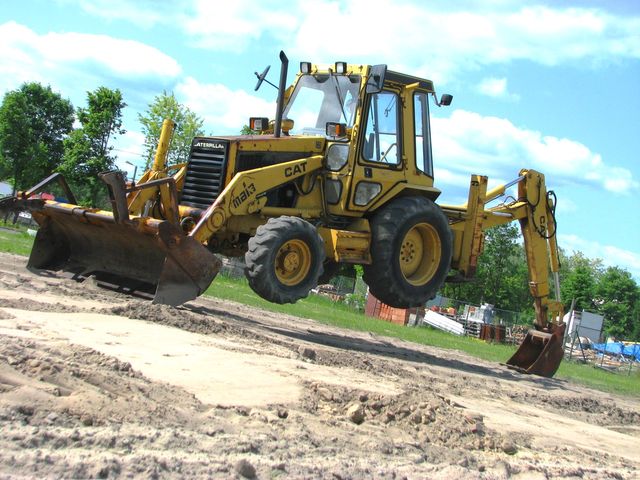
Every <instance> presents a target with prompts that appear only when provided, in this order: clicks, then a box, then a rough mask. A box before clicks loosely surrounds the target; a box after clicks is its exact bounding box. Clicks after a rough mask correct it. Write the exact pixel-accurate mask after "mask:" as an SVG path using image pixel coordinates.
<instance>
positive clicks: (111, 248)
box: [28, 201, 221, 306]
mask: <svg viewBox="0 0 640 480" xmlns="http://www.w3.org/2000/svg"><path fill="white" fill-rule="evenodd" d="M33 217H34V218H35V219H36V221H37V222H38V223H39V224H40V229H39V230H38V233H37V235H36V240H35V243H34V246H33V249H32V251H31V256H30V257H29V263H28V266H29V267H34V268H38V269H53V270H58V269H62V270H65V271H70V272H73V273H75V274H80V275H83V276H86V275H89V274H95V276H96V278H97V279H98V280H104V281H106V282H107V283H111V284H115V285H117V286H120V287H124V288H126V289H130V290H141V291H144V290H146V291H151V292H154V293H155V296H154V299H153V303H162V304H167V305H173V306H175V305H180V304H181V303H184V302H186V301H189V300H192V299H194V298H196V297H197V296H198V295H200V294H202V293H203V292H204V291H205V290H206V289H207V287H208V286H209V284H210V283H211V282H212V280H213V279H214V277H215V276H216V274H217V273H218V271H219V270H220V265H221V262H220V260H219V259H218V258H217V257H216V256H214V255H213V254H212V253H211V252H209V251H208V250H207V249H206V248H205V247H204V246H203V245H202V244H200V243H199V242H197V241H196V240H194V239H193V238H191V237H189V236H187V235H185V234H184V233H183V232H182V230H181V228H180V227H179V226H177V225H174V224H172V223H170V222H168V221H164V220H156V219H152V218H139V217H134V218H132V219H126V221H117V220H116V218H117V216H116V217H114V215H113V214H112V213H111V212H104V211H95V210H90V209H85V208H83V207H78V206H76V205H70V204H63V203H58V202H53V201H46V202H45V203H44V205H43V207H42V208H41V209H38V210H36V211H33Z"/></svg>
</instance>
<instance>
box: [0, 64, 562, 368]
mask: <svg viewBox="0 0 640 480" xmlns="http://www.w3.org/2000/svg"><path fill="white" fill-rule="evenodd" d="M280 59H281V62H282V66H281V72H280V81H279V84H278V85H277V86H276V85H274V84H271V85H273V86H274V87H276V88H277V90H278V96H277V106H276V113H275V120H273V121H270V120H269V119H268V118H260V117H255V118H251V119H250V128H251V129H252V131H253V134H251V135H240V136H216V137H197V138H194V139H193V142H192V146H191V152H190V156H189V159H188V161H187V162H186V163H184V164H180V165H174V166H168V165H167V164H166V159H167V152H168V150H169V144H170V139H171V135H172V130H173V128H174V124H173V122H172V121H171V120H166V121H165V123H164V125H163V129H162V133H161V137H160V141H159V144H158V148H157V152H156V155H155V159H154V162H153V165H152V167H151V169H150V170H149V171H147V172H146V173H144V175H143V176H142V178H141V179H140V180H139V181H138V182H137V184H135V185H134V184H132V183H126V182H125V178H124V176H123V174H122V173H121V172H119V171H114V172H107V173H104V174H102V175H101V178H102V180H103V181H104V182H105V184H106V186H107V189H108V193H109V198H110V200H111V204H112V210H111V211H102V210H96V209H92V208H87V207H83V206H80V205H77V202H76V201H75V199H74V196H73V193H72V192H71V191H70V189H69V188H68V186H67V184H66V182H65V181H64V178H63V177H62V176H61V175H59V174H54V175H52V176H51V177H49V178H47V179H45V180H44V181H43V182H41V183H40V184H39V185H36V186H35V187H34V188H32V189H30V190H29V191H27V192H22V193H20V194H18V195H17V196H16V197H11V198H8V199H5V200H3V201H2V205H1V206H2V208H4V209H5V210H7V209H10V210H16V209H24V208H27V209H29V210H30V211H31V212H32V215H33V217H34V218H35V219H36V221H37V222H38V223H39V225H40V228H39V230H38V233H37V236H36V240H35V243H34V247H33V250H32V252H31V256H30V258H29V263H28V265H29V267H33V268H37V269H64V270H68V271H71V272H73V273H75V274H77V275H80V276H87V275H90V274H93V275H96V276H97V277H98V278H100V279H103V280H105V281H111V282H113V283H115V284H118V285H123V286H125V287H127V288H132V289H138V288H142V286H145V285H147V286H148V285H150V286H151V288H152V291H153V293H154V300H153V301H154V302H155V303H165V304H169V305H178V304H181V303H183V302H186V301H189V300H191V299H193V298H195V297H197V296H198V295H200V294H202V293H203V292H204V291H205V290H206V289H207V288H208V286H209V284H210V283H211V282H212V280H213V279H214V277H215V275H216V274H217V272H218V271H219V269H220V260H219V259H218V258H217V257H216V255H215V254H223V255H227V256H241V255H244V259H245V263H246V276H247V279H248V282H249V285H250V286H251V288H252V289H253V290H254V291H255V292H256V293H257V294H258V295H260V296H261V297H263V298H265V299H267V300H269V301H271V302H276V303H287V302H295V301H297V300H298V299H300V298H303V297H305V296H307V295H308V293H309V291H310V290H311V289H312V288H314V287H315V286H316V285H317V284H318V281H319V280H324V279H325V278H326V277H329V276H331V274H332V273H333V272H335V270H336V267H337V266H339V265H340V264H344V263H347V264H360V265H363V270H364V280H365V282H366V283H367V284H368V286H369V289H370V292H371V293H372V294H373V295H375V297H377V298H378V299H380V300H381V301H383V302H384V303H386V304H388V305H391V306H394V307H402V308H408V307H415V306H419V305H423V304H424V303H425V302H426V301H428V300H429V299H431V298H433V297H434V296H435V294H436V292H437V291H438V290H439V289H440V288H441V287H442V285H443V283H444V282H445V280H447V279H449V280H454V281H455V280H457V281H459V280H464V279H468V278H471V277H472V276H473V274H474V272H475V269H476V265H477V260H478V256H479V255H480V253H481V251H482V244H483V238H484V234H483V232H484V231H485V230H486V229H487V228H490V227H492V226H495V225H499V224H501V223H506V222H511V221H514V220H518V221H519V222H520V225H521V228H522V232H523V236H524V244H525V248H526V253H527V261H528V265H529V273H530V284H529V285H530V291H531V294H532V296H533V298H534V302H535V311H536V317H535V322H534V324H535V328H534V329H532V330H531V331H530V332H529V334H528V335H527V337H526V339H525V341H524V343H523V344H522V346H521V347H520V348H519V350H518V351H517V352H516V354H515V355H514V356H513V357H512V358H511V359H510V360H509V361H508V362H507V363H508V364H509V365H511V366H513V367H515V368H518V369H520V370H522V371H525V372H528V373H535V374H539V375H544V376H552V375H553V374H554V372H555V371H556V369H557V368H558V365H559V364H560V361H561V359H562V346H561V345H562V336H563V332H564V325H562V324H561V318H562V315H561V314H562V311H561V310H562V306H561V304H560V302H559V300H552V299H550V287H549V278H550V277H549V270H551V271H552V272H554V274H555V280H556V282H555V283H556V284H555V291H556V294H557V292H559V286H558V282H557V278H558V277H557V271H558V258H557V245H556V242H555V238H556V237H555V230H556V225H555V218H554V209H555V197H554V196H553V194H552V192H547V190H546V186H545V179H544V176H543V175H542V174H541V173H538V172H536V171H533V170H521V171H520V174H519V176H518V178H517V180H515V181H514V182H512V183H511V184H506V185H502V186H500V187H497V188H494V189H492V190H490V191H487V177H485V176H480V175H474V176H472V177H471V185H470V189H469V197H468V202H467V203H466V204H464V205H458V206H455V205H443V204H440V205H439V204H437V203H436V201H437V199H438V197H439V195H440V193H441V192H440V190H438V189H437V188H436V187H435V186H434V170H433V162H432V154H431V141H430V138H431V137H430V125H429V108H430V104H429V99H430V97H431V98H433V100H434V102H433V103H434V104H435V105H436V106H438V107H440V106H446V105H449V104H450V103H451V100H452V97H451V96H450V95H446V94H445V95H442V97H441V98H440V99H438V98H437V97H436V93H435V89H434V86H433V83H432V82H431V81H430V80H426V79H423V78H418V77H413V76H410V75H405V74H401V73H398V72H394V71H390V70H387V68H386V66H385V65H374V66H368V65H350V64H346V63H344V62H336V63H335V64H334V65H330V66H320V65H313V64H311V63H308V62H302V63H301V64H300V71H299V73H298V74H297V76H296V78H295V81H294V82H293V84H292V85H291V86H289V87H287V85H286V78H287V69H288V60H287V58H286V56H285V55H284V53H283V52H281V53H280ZM267 72H268V69H267V70H265V72H263V73H262V74H261V75H258V74H257V73H256V75H257V76H258V84H257V85H256V89H258V88H259V87H260V85H261V84H262V83H263V82H264V81H265V80H266V78H265V77H266V75H267ZM266 81H267V82H268V83H270V82H269V81H268V80H266ZM51 182H59V183H60V185H61V186H62V188H63V190H64V192H65V202H59V201H53V200H41V199H36V198H34V197H33V194H34V193H36V192H37V191H39V190H42V189H43V188H45V187H47V186H48V185H49V184H50V183H51ZM512 187H513V188H514V189H517V194H515V196H512V197H506V194H507V193H508V192H509V191H510V190H509V189H510V188H512ZM504 198H511V200H510V201H507V202H505V201H502V202H501V203H498V204H497V205H495V206H493V207H489V206H488V204H489V203H490V202H492V201H495V200H499V199H504Z"/></svg>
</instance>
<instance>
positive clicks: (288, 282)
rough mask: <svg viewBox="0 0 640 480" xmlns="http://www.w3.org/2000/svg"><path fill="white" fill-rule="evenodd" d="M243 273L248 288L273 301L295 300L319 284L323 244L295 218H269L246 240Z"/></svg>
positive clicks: (304, 224)
mask: <svg viewBox="0 0 640 480" xmlns="http://www.w3.org/2000/svg"><path fill="white" fill-rule="evenodd" d="M248 247H249V248H248V250H247V253H246V254H245V257H244V258H245V264H246V267H245V275H246V277H247V280H248V281H249V286H250V287H251V289H252V290H253V291H254V292H256V293H257V294H258V295H260V296H261V297H262V298H264V299H265V300H268V301H270V302H273V303H280V304H282V303H295V302H296V301H298V300H300V299H301V298H304V297H306V296H307V295H309V290H311V289H312V288H314V287H315V286H316V285H317V284H318V278H319V277H320V275H321V274H322V262H323V261H324V256H325V255H324V245H323V242H322V238H321V237H320V235H318V232H317V231H316V229H315V227H314V226H313V225H311V224H310V223H309V222H307V221H305V220H302V219H301V218H298V217H286V216H283V217H278V218H270V219H269V220H268V221H267V223H266V224H264V225H261V226H260V227H258V229H257V231H256V234H255V236H253V237H252V238H250V239H249V245H248Z"/></svg>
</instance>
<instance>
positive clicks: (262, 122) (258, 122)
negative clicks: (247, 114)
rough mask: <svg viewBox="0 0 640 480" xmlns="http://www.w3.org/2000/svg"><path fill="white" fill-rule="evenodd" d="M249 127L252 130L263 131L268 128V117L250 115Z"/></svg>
mask: <svg viewBox="0 0 640 480" xmlns="http://www.w3.org/2000/svg"><path fill="white" fill-rule="evenodd" d="M249 128H250V129H251V130H253V131H254V132H263V131H264V130H267V129H268V128H269V119H268V118H266V117H251V118H250V119H249Z"/></svg>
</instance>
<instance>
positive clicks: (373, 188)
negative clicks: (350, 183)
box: [353, 182, 382, 207]
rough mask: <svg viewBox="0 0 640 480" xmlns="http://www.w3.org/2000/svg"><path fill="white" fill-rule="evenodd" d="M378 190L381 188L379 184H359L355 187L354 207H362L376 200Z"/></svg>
mask: <svg viewBox="0 0 640 480" xmlns="http://www.w3.org/2000/svg"><path fill="white" fill-rule="evenodd" d="M380 190H382V187H381V186H380V184H379V183H370V182H360V183H358V186H357V187H356V196H355V198H354V199H353V201H354V203H355V204H356V205H358V206H361V207H363V206H365V205H366V204H367V203H369V202H370V201H371V200H373V199H374V198H376V196H377V195H378V194H379V193H380Z"/></svg>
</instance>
